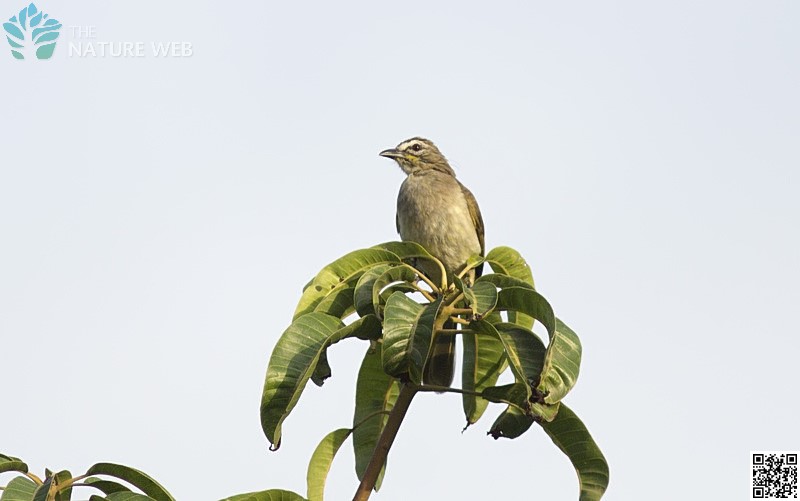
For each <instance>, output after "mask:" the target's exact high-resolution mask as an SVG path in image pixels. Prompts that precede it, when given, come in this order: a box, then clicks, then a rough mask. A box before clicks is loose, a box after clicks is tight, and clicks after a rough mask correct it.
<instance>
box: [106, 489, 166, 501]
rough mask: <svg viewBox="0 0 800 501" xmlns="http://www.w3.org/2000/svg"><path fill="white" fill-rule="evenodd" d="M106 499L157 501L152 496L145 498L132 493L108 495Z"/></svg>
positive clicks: (111, 500)
mask: <svg viewBox="0 0 800 501" xmlns="http://www.w3.org/2000/svg"><path fill="white" fill-rule="evenodd" d="M105 499H107V500H108V501H157V500H154V499H153V498H151V497H150V496H145V495H144V494H139V493H138V492H131V491H127V492H124V491H123V492H112V493H111V494H108V495H107V496H106V498H105Z"/></svg>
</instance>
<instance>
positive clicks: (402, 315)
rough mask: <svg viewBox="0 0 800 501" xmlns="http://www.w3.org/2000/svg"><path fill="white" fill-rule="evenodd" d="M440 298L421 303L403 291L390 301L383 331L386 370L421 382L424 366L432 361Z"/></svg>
mask: <svg viewBox="0 0 800 501" xmlns="http://www.w3.org/2000/svg"><path fill="white" fill-rule="evenodd" d="M441 305H442V298H441V297H440V298H439V299H437V300H436V301H434V302H433V303H430V304H427V305H421V304H419V303H417V302H416V301H414V300H413V299H410V298H409V297H407V296H406V295H405V294H403V293H402V292H395V293H394V294H392V295H391V296H390V297H389V300H388V301H386V309H385V310H384V332H383V353H382V359H383V370H384V371H386V373H387V374H390V375H392V376H394V377H398V378H401V377H406V376H407V377H408V378H409V379H410V380H411V381H412V382H414V383H416V384H420V383H421V381H422V369H423V368H424V366H425V362H426V361H427V360H428V355H429V352H430V348H431V342H432V340H433V329H434V322H435V320H436V316H437V314H438V312H439V308H440V307H441Z"/></svg>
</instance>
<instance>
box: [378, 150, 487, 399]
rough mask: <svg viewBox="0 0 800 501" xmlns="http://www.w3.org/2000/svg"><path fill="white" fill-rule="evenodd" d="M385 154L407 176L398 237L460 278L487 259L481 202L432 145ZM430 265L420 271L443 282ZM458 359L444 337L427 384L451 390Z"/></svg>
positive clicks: (427, 370)
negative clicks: (473, 259) (470, 264)
mask: <svg viewBox="0 0 800 501" xmlns="http://www.w3.org/2000/svg"><path fill="white" fill-rule="evenodd" d="M380 155H381V156H382V157H387V158H391V159H392V160H394V161H396V162H397V164H398V165H399V166H400V168H401V169H402V170H403V172H405V173H406V179H405V181H403V184H402V186H400V193H399V194H398V196H397V217H396V224H397V232H398V233H400V238H401V239H402V240H403V241H411V242H417V243H418V244H420V245H422V246H423V247H425V249H427V250H428V251H429V252H430V253H431V254H433V255H434V256H435V257H436V258H438V259H439V260H440V261H441V262H442V263H443V264H444V266H445V268H446V269H447V271H448V273H458V272H459V271H460V270H461V269H462V268H463V267H464V265H465V264H466V262H467V259H468V258H469V257H470V256H472V255H473V254H480V255H483V254H484V251H485V248H484V236H483V219H482V218H481V211H480V209H478V202H477V201H476V200H475V197H474V196H473V195H472V193H471V192H470V191H469V190H468V189H467V188H466V187H465V186H464V185H463V184H461V183H460V182H459V181H458V179H456V173H455V172H454V171H453V169H452V167H450V164H449V163H447V159H446V158H445V157H444V155H442V153H441V152H440V151H439V149H438V148H437V147H436V145H435V144H433V142H432V141H430V140H428V139H424V138H421V137H414V138H411V139H407V140H405V141H403V142H402V143H400V144H398V145H397V147H395V148H392V149H388V150H384V151H382V152H381V153H380ZM427 264H428V263H424V262H421V263H419V266H420V270H421V271H422V272H423V273H425V274H426V275H428V276H429V277H430V278H432V279H433V280H434V283H438V282H437V280H438V278H439V275H440V271H439V269H438V268H437V267H432V266H426V265H427ZM431 268H433V269H431ZM482 271H483V265H480V266H479V267H477V268H476V269H474V270H471V271H470V273H469V274H468V275H467V277H466V279H467V282H468V283H470V284H471V283H472V282H474V280H475V278H477V277H479V276H480V275H481V272H482ZM451 325H452V324H451ZM454 360H455V336H454V335H452V334H439V335H438V336H437V337H436V340H435V342H434V346H433V349H432V352H431V356H430V358H429V360H428V365H427V366H426V367H425V370H424V374H423V381H424V382H425V383H426V384H432V385H437V386H450V384H451V383H452V382H453V373H454V370H455V366H454Z"/></svg>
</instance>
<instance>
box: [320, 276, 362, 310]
mask: <svg viewBox="0 0 800 501" xmlns="http://www.w3.org/2000/svg"><path fill="white" fill-rule="evenodd" d="M355 290H356V285H355V283H354V280H350V281H347V282H342V283H341V284H339V285H337V286H336V287H334V288H333V289H332V290H331V291H330V293H329V294H328V295H327V296H325V298H324V299H322V301H320V302H319V304H317V306H315V307H314V311H316V312H319V313H326V314H328V315H331V316H333V317H339V318H345V317H347V316H348V315H350V314H351V313H353V311H355V308H354V307H353V293H354V292H355Z"/></svg>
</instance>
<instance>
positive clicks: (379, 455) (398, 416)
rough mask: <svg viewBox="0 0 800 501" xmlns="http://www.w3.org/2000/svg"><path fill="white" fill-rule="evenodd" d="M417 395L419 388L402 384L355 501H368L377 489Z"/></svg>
mask: <svg viewBox="0 0 800 501" xmlns="http://www.w3.org/2000/svg"><path fill="white" fill-rule="evenodd" d="M416 394H417V388H415V387H413V386H411V385H408V384H406V383H403V384H401V386H400V394H399V395H397V400H396V401H395V403H394V407H392V411H391V412H390V413H389V419H388V420H387V421H386V427H385V428H384V429H383V432H382V433H381V437H380V438H379V439H378V444H377V445H376V446H375V451H374V452H373V453H372V458H371V459H370V460H369V464H368V465H367V469H366V470H364V476H363V477H362V478H361V484H359V486H358V490H357V491H356V495H355V496H354V497H353V501H366V500H367V499H369V496H370V494H372V489H374V488H375V482H376V481H377V480H378V475H380V473H381V469H382V468H383V465H384V464H385V463H386V456H388V455H389V449H391V447H392V443H393V442H394V438H395V437H396V436H397V431H398V430H399V429H400V424H401V423H402V422H403V418H405V416H406V412H407V411H408V407H409V406H410V405H411V400H412V399H413V398H414V395H416Z"/></svg>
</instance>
